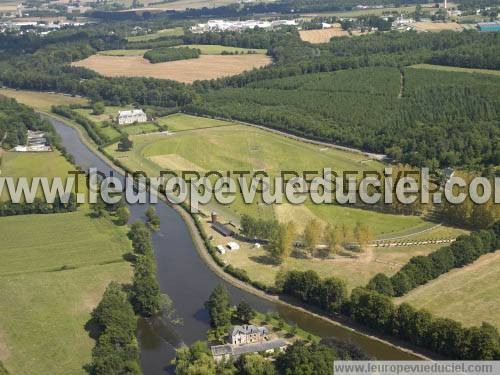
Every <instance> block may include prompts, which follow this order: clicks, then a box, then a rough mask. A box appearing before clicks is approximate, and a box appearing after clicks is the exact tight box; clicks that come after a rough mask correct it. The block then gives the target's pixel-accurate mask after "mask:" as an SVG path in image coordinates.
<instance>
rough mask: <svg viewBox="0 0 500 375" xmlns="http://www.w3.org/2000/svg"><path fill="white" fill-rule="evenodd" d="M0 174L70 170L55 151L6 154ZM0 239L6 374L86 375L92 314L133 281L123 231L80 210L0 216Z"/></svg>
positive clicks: (0, 349) (0, 342)
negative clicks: (111, 289) (105, 296)
mask: <svg viewBox="0 0 500 375" xmlns="http://www.w3.org/2000/svg"><path fill="white" fill-rule="evenodd" d="M1 169H2V174H1V176H14V177H19V176H25V177H33V176H48V177H55V176H61V177H64V176H66V172H67V171H68V170H70V169H73V167H72V166H71V165H70V164H69V163H68V162H66V160H65V159H64V158H63V157H62V156H60V155H59V153H58V152H49V153H13V152H7V153H3V154H2V167H1ZM82 182H83V181H82ZM81 188H82V189H85V186H84V184H82V185H81ZM80 191H82V190H80ZM83 191H85V190H83ZM0 238H1V246H0V258H1V259H2V261H1V262H0V285H1V286H2V287H1V288H0V316H1V317H2V318H1V319H0V361H1V362H3V364H4V365H5V367H6V369H7V370H8V371H9V372H10V373H11V374H37V375H38V374H61V375H62V374H85V373H86V372H85V371H84V369H83V366H84V365H85V364H86V363H88V362H89V361H90V357H91V349H92V347H93V345H94V341H93V340H92V339H91V338H90V337H89V333H88V332H87V331H86V330H85V328H84V326H85V323H86V322H87V321H88V320H89V318H90V312H91V311H92V309H93V308H94V307H95V306H96V305H97V303H98V302H99V300H100V298H101V295H102V293H103V292H104V289H105V287H106V286H107V284H108V283H109V282H110V281H111V280H116V281H119V282H128V281H129V280H130V277H131V267H130V265H129V263H128V262H126V261H125V260H124V259H123V255H124V254H125V253H127V252H129V251H130V250H131V245H130V241H129V240H128V239H127V237H126V228H125V227H117V226H115V225H114V224H113V223H112V222H111V221H110V220H109V219H93V218H90V216H89V215H88V211H87V210H86V209H85V207H80V208H79V210H78V211H77V212H72V213H61V214H50V215H20V216H10V217H1V218H0Z"/></svg>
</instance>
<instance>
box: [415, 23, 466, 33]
mask: <svg viewBox="0 0 500 375" xmlns="http://www.w3.org/2000/svg"><path fill="white" fill-rule="evenodd" d="M415 29H417V30H418V31H441V30H451V31H460V30H462V26H460V25H459V24H458V23H456V22H446V23H445V22H415Z"/></svg>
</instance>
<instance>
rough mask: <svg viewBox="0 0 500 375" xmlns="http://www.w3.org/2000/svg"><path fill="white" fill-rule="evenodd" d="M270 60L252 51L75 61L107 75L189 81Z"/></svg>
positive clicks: (242, 69) (114, 57)
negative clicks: (177, 57) (152, 59)
mask: <svg viewBox="0 0 500 375" xmlns="http://www.w3.org/2000/svg"><path fill="white" fill-rule="evenodd" d="M270 63H271V59H270V58H269V57H267V56H263V55H259V54H254V55H234V56H233V55H226V56H219V55H201V56H200V57H199V58H197V59H189V60H178V61H169V62H164V63H158V64H151V63H150V62H149V61H148V60H146V59H144V58H143V57H142V56H101V55H93V56H90V57H88V58H86V59H84V60H81V61H77V62H74V63H73V64H72V65H73V66H82V67H85V68H88V69H92V70H95V71H96V72H98V73H100V74H102V75H104V76H109V77H119V76H125V77H152V78H159V79H171V80H175V81H180V82H185V83H191V82H193V81H196V80H205V79H216V78H220V77H226V76H231V75H235V74H239V73H241V72H243V71H245V70H251V69H253V68H259V67H262V66H265V65H267V64H270Z"/></svg>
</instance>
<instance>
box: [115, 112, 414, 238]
mask: <svg viewBox="0 0 500 375" xmlns="http://www.w3.org/2000/svg"><path fill="white" fill-rule="evenodd" d="M172 120H174V121H175V124H176V125H177V126H178V127H177V128H176V127H175V126H173V128H174V130H179V129H180V130H186V129H189V128H190V127H191V129H197V130H189V131H185V132H178V133H176V134H174V135H164V134H162V135H149V136H148V135H144V136H137V137H133V138H132V140H133V141H134V147H133V149H132V150H131V151H129V152H118V151H116V145H111V146H109V147H108V148H107V151H108V152H110V153H111V154H112V155H113V156H114V157H115V158H117V159H118V160H120V161H121V162H123V163H125V164H127V165H128V166H129V167H130V168H132V169H136V170H143V171H145V172H146V173H148V174H149V175H152V176H157V175H158V173H159V171H160V170H167V169H168V170H176V171H182V170H198V171H210V170H217V171H238V170H248V171H250V172H253V171H258V170H264V171H266V172H267V173H269V174H270V175H272V176H275V175H277V174H279V173H280V172H281V171H283V170H292V171H297V172H299V173H302V172H303V171H311V170H322V169H323V168H325V167H330V168H332V169H333V170H335V171H343V170H361V171H362V170H367V169H374V168H375V169H380V168H381V167H382V164H380V163H378V162H375V161H367V160H366V157H364V156H363V155H361V154H356V153H351V152H346V151H341V150H336V149H330V148H321V147H319V146H315V145H311V144H306V143H303V142H298V141H295V140H292V139H289V138H286V137H283V136H280V135H277V134H273V133H270V132H267V131H264V130H261V129H256V128H252V127H249V126H244V125H239V124H235V123H230V122H225V121H218V120H212V119H205V118H193V117H192V116H186V115H183V114H179V115H175V116H169V117H167V118H166V120H165V121H172ZM163 124H165V123H162V125H163ZM166 125H167V126H168V129H169V130H172V127H171V126H170V125H169V124H168V122H167V123H166ZM221 125H226V126H221ZM203 127H205V129H203ZM193 150H196V152H193ZM212 205H215V203H212ZM212 208H216V209H217V211H218V212H219V213H220V214H222V215H223V216H227V217H228V218H230V219H233V220H236V221H238V219H239V216H240V215H241V214H242V213H248V214H251V215H254V216H261V217H268V218H269V217H277V218H278V219H282V220H290V219H292V220H294V221H296V222H297V224H298V225H299V226H300V225H303V224H304V222H305V221H306V220H305V218H306V217H308V216H309V217H316V218H318V219H320V220H321V221H322V222H324V223H346V224H349V225H355V224H356V222H357V221H361V222H366V223H368V224H369V225H370V226H371V227H372V228H373V231H374V232H375V233H376V234H382V233H388V232H394V231H401V230H405V229H408V228H412V227H414V226H418V225H421V224H423V221H422V219H420V218H418V217H411V216H399V215H386V214H380V213H376V212H373V211H367V210H360V209H355V208H349V207H340V206H336V205H315V204H312V203H310V202H308V203H306V204H305V205H291V204H282V205H274V206H265V205H262V204H259V203H258V202H254V203H253V204H251V205H247V204H245V203H244V202H243V200H242V198H241V196H240V195H238V196H237V198H236V201H235V202H234V203H233V204H232V205H231V206H230V207H227V206H222V205H215V206H211V205H209V206H208V207H207V209H212Z"/></svg>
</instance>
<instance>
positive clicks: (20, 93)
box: [0, 88, 88, 112]
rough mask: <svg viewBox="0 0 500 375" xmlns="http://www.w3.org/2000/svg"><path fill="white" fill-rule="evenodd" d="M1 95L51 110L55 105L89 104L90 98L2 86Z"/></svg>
mask: <svg viewBox="0 0 500 375" xmlns="http://www.w3.org/2000/svg"><path fill="white" fill-rule="evenodd" d="M0 95H5V96H8V97H11V98H14V99H16V100H17V101H18V102H19V103H22V104H26V105H28V106H30V107H33V108H35V109H39V110H42V111H46V112H50V108H51V107H52V106H53V105H70V104H87V103H88V100H87V99H84V98H81V97H72V96H69V95H63V94H56V93H50V92H41V91H29V90H14V89H6V88H0Z"/></svg>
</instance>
